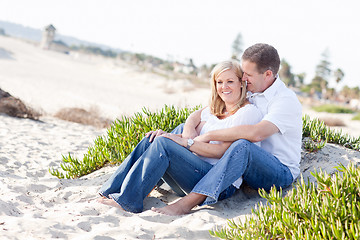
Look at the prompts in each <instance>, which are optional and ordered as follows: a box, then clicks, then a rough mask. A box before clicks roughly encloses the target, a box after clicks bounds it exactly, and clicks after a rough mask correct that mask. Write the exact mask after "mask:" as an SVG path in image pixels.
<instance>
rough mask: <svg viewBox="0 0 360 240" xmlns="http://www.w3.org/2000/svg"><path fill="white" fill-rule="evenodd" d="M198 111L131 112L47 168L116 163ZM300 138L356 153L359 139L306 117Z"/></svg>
mask: <svg viewBox="0 0 360 240" xmlns="http://www.w3.org/2000/svg"><path fill="white" fill-rule="evenodd" d="M199 108H200V106H197V107H195V108H182V109H181V108H175V107H174V106H166V105H165V107H164V108H163V109H161V110H159V111H156V112H151V111H149V110H148V109H146V108H143V110H142V112H138V113H135V114H134V116H132V117H126V116H123V117H122V118H121V119H117V120H115V121H114V122H113V123H112V124H111V125H110V127H109V128H108V130H107V134H106V135H105V136H100V137H98V138H96V139H95V141H94V145H93V146H90V147H89V148H88V151H87V153H85V154H84V156H83V157H82V159H78V158H77V157H75V156H73V155H72V154H71V153H69V154H68V155H63V156H62V163H61V164H60V168H58V169H55V168H51V169H50V173H51V174H53V175H54V176H57V177H58V178H78V177H81V176H83V175H86V174H89V173H91V172H93V171H95V170H98V169H100V168H102V167H103V166H104V165H105V164H120V163H121V162H122V161H123V160H124V159H125V158H126V156H127V155H128V154H130V153H131V152H132V151H133V149H134V148H135V146H136V145H137V144H138V142H139V141H140V140H141V139H142V138H143V137H144V135H145V133H146V132H149V131H152V130H156V129H163V130H164V131H167V132H170V131H172V130H173V129H174V128H175V127H176V126H177V125H179V124H181V123H184V122H185V120H186V118H187V117H188V116H189V115H190V113H192V112H193V111H195V110H196V109H199ZM303 138H304V141H303V148H304V149H305V150H306V151H309V152H314V151H318V150H320V149H321V148H323V147H324V146H325V145H326V143H328V142H329V143H335V144H339V145H342V146H345V147H347V148H350V149H354V150H360V138H354V137H351V136H349V135H347V134H343V133H342V132H341V131H336V130H332V129H330V128H329V127H327V126H326V125H325V124H324V122H323V121H321V120H319V119H310V117H309V116H308V115H305V116H304V117H303Z"/></svg>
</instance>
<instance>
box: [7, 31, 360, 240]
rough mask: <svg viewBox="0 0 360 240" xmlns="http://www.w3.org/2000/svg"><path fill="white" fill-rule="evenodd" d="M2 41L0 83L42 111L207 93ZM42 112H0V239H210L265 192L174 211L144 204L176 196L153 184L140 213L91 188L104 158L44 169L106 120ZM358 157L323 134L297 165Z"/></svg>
mask: <svg viewBox="0 0 360 240" xmlns="http://www.w3.org/2000/svg"><path fill="white" fill-rule="evenodd" d="M0 49H5V50H6V52H5V53H6V54H7V52H12V55H11V57H12V58H13V59H10V58H8V57H6V58H5V57H3V58H2V57H1V55H0V88H2V89H3V90H5V91H8V92H10V93H11V94H13V95H15V96H17V97H19V98H20V99H22V100H24V101H25V102H26V103H28V104H31V105H32V106H33V107H35V108H38V109H40V108H41V109H43V110H44V111H46V112H47V113H53V112H56V111H57V110H58V109H59V108H61V107H84V108H88V107H91V106H93V105H96V106H97V107H98V108H99V109H100V110H101V111H102V112H103V113H104V114H105V115H106V116H109V117H114V116H119V115H121V114H124V113H125V114H131V113H133V112H135V111H139V110H140V109H141V108H142V106H148V107H150V108H151V109H155V108H159V107H162V106H163V104H164V103H167V104H175V105H178V106H183V105H184V104H189V103H192V105H197V104H203V105H205V104H206V102H207V99H206V98H207V94H208V91H207V90H206V89H194V91H190V92H189V91H186V92H183V91H182V87H181V86H183V85H182V84H183V83H182V81H177V84H179V86H180V87H177V88H176V89H175V90H176V93H174V94H166V93H165V92H166V91H164V88H163V86H164V85H166V84H167V82H166V79H163V78H161V77H159V76H157V75H154V74H148V73H145V74H144V73H140V72H137V71H136V70H134V69H131V68H128V67H127V66H126V65H125V64H123V63H114V62H112V61H109V60H101V59H99V58H94V59H86V58H85V57H81V58H78V59H75V58H74V57H73V56H69V55H63V54H59V53H54V52H48V51H42V50H39V49H37V48H36V47H35V46H33V45H30V44H25V43H23V42H22V41H19V40H13V39H10V38H4V37H0ZM2 53H4V51H0V54H2ZM3 56H5V54H3ZM6 56H7V55H6ZM173 82H176V81H173ZM186 88H188V86H187V87H186ZM41 120H42V121H32V120H28V119H17V118H11V117H8V116H6V115H3V114H0V189H1V191H0V239H56V238H60V239H210V238H211V237H210V235H209V233H208V230H210V229H213V228H214V227H215V226H222V225H224V224H225V223H226V221H227V219H231V218H235V219H237V218H241V219H244V217H245V216H246V215H247V214H249V213H250V212H251V208H252V207H254V206H255V205H256V204H257V203H258V202H259V201H263V200H262V199H260V198H259V197H258V196H257V193H256V191H254V190H251V189H248V188H244V189H242V190H241V191H238V192H237V193H236V195H235V196H233V197H232V198H230V199H228V200H224V201H222V202H220V203H218V204H215V205H214V206H211V207H202V208H198V209H195V211H194V212H193V213H191V214H189V215H186V216H181V217H170V216H164V215H160V214H157V213H154V212H152V211H151V210H149V209H150V208H151V207H152V206H163V205H164V204H165V203H164V202H172V201H174V200H176V199H177V197H176V196H175V195H174V194H172V193H171V192H167V191H166V190H161V191H153V192H152V194H151V196H150V197H148V198H147V199H145V211H144V212H143V213H140V214H132V213H125V212H122V211H121V210H119V209H115V208H111V207H109V206H105V205H101V204H98V203H97V202H96V201H95V199H96V198H97V194H96V192H97V190H98V189H99V188H100V186H101V185H102V183H103V182H104V181H105V180H106V179H107V178H108V177H109V176H110V175H111V173H112V172H114V171H115V169H116V168H114V167H106V168H103V169H101V170H99V171H96V172H94V173H92V174H90V175H88V176H85V177H82V178H80V179H76V180H59V179H57V178H56V177H54V176H52V175H51V174H50V173H49V171H48V170H49V168H50V167H58V166H59V164H60V162H61V159H62V157H61V155H62V154H63V155H66V154H68V152H70V153H72V154H74V155H75V156H80V157H81V156H82V154H83V153H85V152H86V151H87V148H88V147H89V146H91V145H92V143H93V141H94V139H95V138H96V137H97V136H99V135H102V134H105V130H99V129H95V128H93V127H90V126H83V125H79V124H75V123H70V122H65V121H61V120H58V119H54V118H52V117H50V116H45V117H43V118H42V119H41ZM351 124H356V122H355V123H351ZM353 133H354V131H353ZM356 134H357V133H356ZM359 159H360V153H359V152H355V151H351V150H348V149H345V148H343V147H340V146H336V145H332V144H328V145H327V146H326V147H325V148H324V149H323V150H321V151H319V152H318V153H303V161H302V165H301V169H302V172H303V174H304V176H305V177H311V175H310V171H312V170H313V169H314V168H316V169H319V168H321V169H325V170H326V171H328V172H332V171H334V168H333V167H334V166H336V165H338V164H339V163H343V164H345V165H347V163H348V162H349V161H357V162H359V161H360V160H359Z"/></svg>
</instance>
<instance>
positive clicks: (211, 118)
mask: <svg viewBox="0 0 360 240" xmlns="http://www.w3.org/2000/svg"><path fill="white" fill-rule="evenodd" d="M262 117H263V116H262V114H261V112H260V110H259V109H258V108H257V107H256V106H255V105H253V104H247V105H245V106H244V107H242V108H240V109H239V110H237V111H236V113H235V114H233V115H231V116H229V117H227V118H224V119H219V118H217V117H216V116H215V115H213V114H211V113H210V108H209V107H206V108H204V109H203V110H202V111H201V121H202V122H206V123H205V124H204V126H203V127H202V129H201V131H200V135H202V134H204V133H207V132H210V131H213V130H219V129H224V128H231V127H235V126H238V125H253V124H256V123H258V122H260V121H261V119H262ZM210 143H212V144H219V143H221V142H219V141H210ZM259 146H260V145H259ZM199 157H200V158H201V159H202V160H204V161H206V162H208V163H210V164H212V165H215V164H216V163H217V161H218V160H219V159H218V158H207V157H203V156H199ZM241 183H242V177H240V178H239V179H238V180H236V181H235V182H234V183H233V185H234V186H235V187H236V188H239V187H240V185H241Z"/></svg>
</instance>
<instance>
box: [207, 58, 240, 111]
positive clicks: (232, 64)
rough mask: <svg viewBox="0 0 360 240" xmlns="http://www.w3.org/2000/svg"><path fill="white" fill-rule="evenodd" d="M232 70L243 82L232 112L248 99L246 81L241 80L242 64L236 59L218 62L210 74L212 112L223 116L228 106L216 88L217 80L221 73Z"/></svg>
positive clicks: (210, 104)
mask: <svg viewBox="0 0 360 240" xmlns="http://www.w3.org/2000/svg"><path fill="white" fill-rule="evenodd" d="M228 70H232V71H233V72H234V73H235V75H236V76H237V77H238V79H239V81H240V82H241V91H240V96H239V101H238V102H237V104H236V107H235V109H231V114H233V113H235V112H236V111H237V110H238V109H239V108H240V107H241V106H242V105H243V104H244V102H245V101H246V83H245V82H244V81H242V80H241V78H242V75H243V72H242V70H241V67H240V64H239V63H238V62H237V61H235V60H229V61H224V62H220V63H218V64H217V65H216V66H215V67H214V68H213V70H212V71H211V74H210V81H211V98H210V103H209V106H210V112H211V113H212V114H213V115H215V116H217V117H221V116H224V115H225V111H226V106H225V102H224V101H223V100H222V99H221V97H220V96H219V94H218V92H217V90H216V80H217V78H218V77H219V75H220V74H221V73H223V72H225V71H228Z"/></svg>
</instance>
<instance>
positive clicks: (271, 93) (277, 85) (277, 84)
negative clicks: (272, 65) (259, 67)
mask: <svg viewBox="0 0 360 240" xmlns="http://www.w3.org/2000/svg"><path fill="white" fill-rule="evenodd" d="M283 84H284V83H283V82H282V81H281V80H280V77H279V75H276V79H275V81H274V82H273V84H271V86H270V87H268V88H267V89H266V90H265V91H264V92H262V93H251V92H248V97H255V96H259V95H264V97H265V98H266V99H267V100H270V99H271V98H273V97H274V96H275V94H276V92H277V91H278V89H279V88H280V87H281V85H283Z"/></svg>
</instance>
